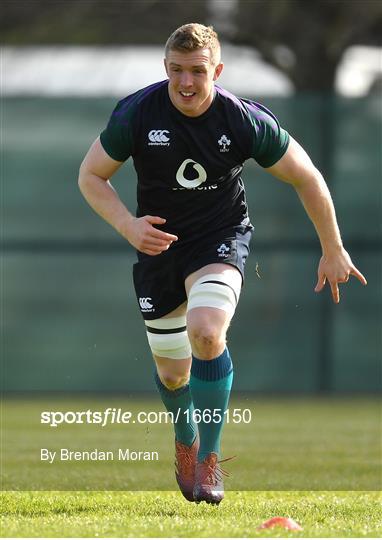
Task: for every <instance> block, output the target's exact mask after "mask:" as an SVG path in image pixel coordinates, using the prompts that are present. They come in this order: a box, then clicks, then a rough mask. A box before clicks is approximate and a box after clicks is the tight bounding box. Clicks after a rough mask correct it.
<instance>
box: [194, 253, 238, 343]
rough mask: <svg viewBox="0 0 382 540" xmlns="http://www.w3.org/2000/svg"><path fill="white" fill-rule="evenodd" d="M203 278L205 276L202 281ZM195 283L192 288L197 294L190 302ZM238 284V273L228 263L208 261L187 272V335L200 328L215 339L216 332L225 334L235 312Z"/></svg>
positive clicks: (217, 335)
mask: <svg viewBox="0 0 382 540" xmlns="http://www.w3.org/2000/svg"><path fill="white" fill-rule="evenodd" d="M203 277H205V278H206V280H205V281H204V282H203V279H202V278H203ZM200 285H202V287H200ZM194 286H195V287H198V290H195V294H196V295H197V296H198V300H196V301H193V287H194ZM241 286H242V276H241V273H240V272H239V270H238V269H237V268H235V267H234V266H232V265H229V264H224V263H212V264H207V265H206V266H203V267H202V268H200V269H199V270H197V271H196V272H193V273H192V274H190V275H189V276H188V277H187V278H186V280H185V287H186V292H187V296H188V298H189V299H190V298H191V300H190V301H189V306H188V310H187V327H188V330H189V335H190V336H192V334H194V333H195V332H196V333H200V331H204V332H205V333H212V334H214V335H216V339H219V335H220V336H221V335H225V333H226V331H227V329H228V326H229V324H230V321H231V319H232V316H233V314H234V312H235V308H236V305H237V302H238V299H239V295H240V290H241ZM203 295H204V298H203ZM194 306H196V307H194Z"/></svg>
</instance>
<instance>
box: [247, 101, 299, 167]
mask: <svg viewBox="0 0 382 540" xmlns="http://www.w3.org/2000/svg"><path fill="white" fill-rule="evenodd" d="M247 110H248V111H249V114H250V118H251V123H252V126H253V143H252V154H251V157H253V158H254V159H255V160H256V161H257V163H258V164H259V165H261V167H271V166H272V165H274V164H275V163H277V161H279V159H281V158H282V157H283V155H284V154H285V152H286V151H287V149H288V145H289V140H290V137H289V133H288V132H287V131H285V129H283V128H282V127H281V126H280V124H279V122H278V120H277V118H276V117H275V116H274V114H272V113H271V111H269V110H268V109H266V108H265V107H264V106H263V105H260V104H259V103H255V102H247Z"/></svg>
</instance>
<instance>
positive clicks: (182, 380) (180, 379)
mask: <svg viewBox="0 0 382 540" xmlns="http://www.w3.org/2000/svg"><path fill="white" fill-rule="evenodd" d="M158 372H159V378H160V380H161V382H162V384H164V386H165V387H166V388H167V389H168V390H177V389H178V388H182V387H183V386H185V385H186V384H188V381H189V378H190V375H189V373H187V374H184V375H179V374H176V373H169V372H167V371H162V370H161V371H160V370H158Z"/></svg>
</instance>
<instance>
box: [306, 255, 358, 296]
mask: <svg viewBox="0 0 382 540" xmlns="http://www.w3.org/2000/svg"><path fill="white" fill-rule="evenodd" d="M317 273H318V281H317V285H316V287H315V289H314V290H315V292H320V291H322V289H323V288H324V286H325V283H326V280H328V282H329V285H330V288H331V290H332V297H333V301H334V302H335V303H336V304H338V303H339V301H340V291H339V288H338V284H339V283H346V282H347V281H349V277H350V276H355V277H356V278H357V279H358V280H359V281H360V282H361V283H362V285H367V281H366V278H365V276H363V275H362V274H361V272H360V271H359V270H358V269H357V268H356V267H355V266H354V264H353V263H352V260H351V258H350V255H349V253H348V252H347V251H346V250H345V249H344V248H338V249H337V250H334V251H332V252H329V253H326V254H324V255H323V256H322V257H321V259H320V264H319V265H318V272H317Z"/></svg>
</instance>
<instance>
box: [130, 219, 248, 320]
mask: <svg viewBox="0 0 382 540" xmlns="http://www.w3.org/2000/svg"><path fill="white" fill-rule="evenodd" d="M251 236H252V227H251V226H246V225H239V226H237V227H230V228H229V229H223V230H221V231H219V232H217V233H214V234H213V235H210V236H208V237H207V238H202V239H199V240H198V241H197V242H193V243H191V242H190V243H184V244H183V245H176V244H173V245H172V246H171V247H170V248H169V249H168V250H167V251H164V252H163V253H161V254H160V255H155V256H149V255H145V254H142V253H139V259H140V260H139V262H137V263H135V264H134V266H133V279H134V287H135V293H136V295H137V300H138V306H139V309H140V311H141V313H142V316H143V318H144V319H145V320H152V319H160V318H161V317H163V316H164V315H167V314H168V313H170V312H171V311H173V310H174V309H176V308H177V307H178V306H180V305H181V304H183V302H185V301H186V300H187V295H186V289H185V286H184V281H185V279H186V278H187V276H189V275H190V274H192V273H193V272H195V271H196V270H199V269H200V268H203V266H206V265H207V264H212V263H225V264H230V265H232V266H234V267H235V268H237V269H238V270H239V271H240V272H241V275H242V276H243V279H244V266H245V262H246V259H247V257H248V254H249V242H250V240H251Z"/></svg>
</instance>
